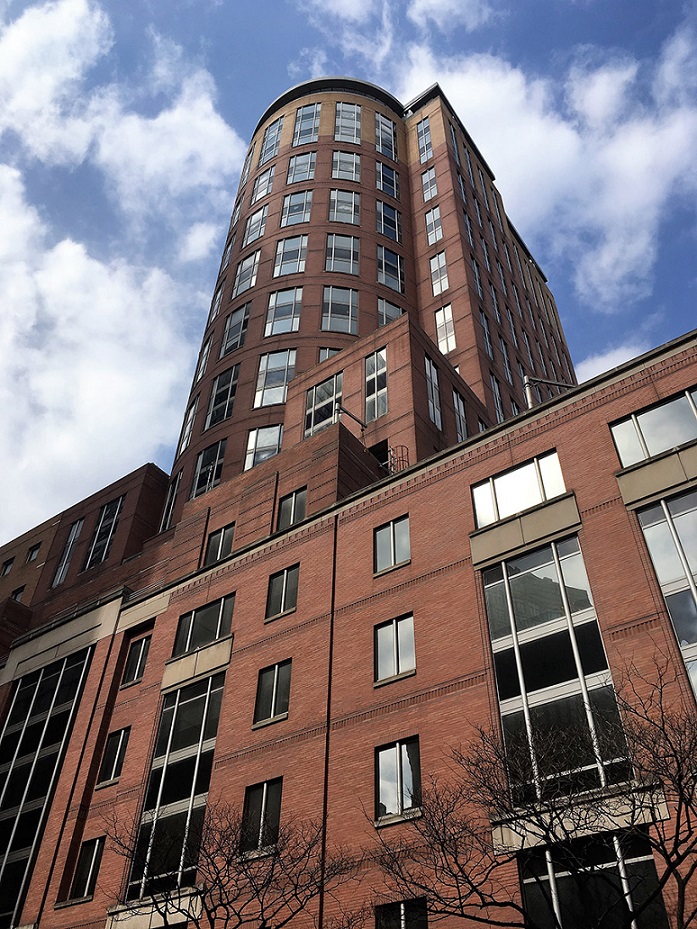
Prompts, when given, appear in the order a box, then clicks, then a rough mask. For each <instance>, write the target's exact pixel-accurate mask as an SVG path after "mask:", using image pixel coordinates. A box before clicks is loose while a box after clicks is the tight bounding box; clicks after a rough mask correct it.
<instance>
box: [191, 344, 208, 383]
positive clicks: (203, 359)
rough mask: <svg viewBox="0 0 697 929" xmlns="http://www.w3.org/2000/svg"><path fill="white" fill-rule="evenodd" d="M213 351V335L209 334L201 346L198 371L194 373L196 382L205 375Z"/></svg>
mask: <svg viewBox="0 0 697 929" xmlns="http://www.w3.org/2000/svg"><path fill="white" fill-rule="evenodd" d="M210 353H211V336H208V338H207V339H206V341H205V342H204V343H203V345H202V346H201V351H200V352H199V356H198V363H197V365H196V372H195V373H194V384H198V382H199V381H200V380H201V378H202V377H203V375H204V373H205V371H206V365H207V364H208V356H209V355H210Z"/></svg>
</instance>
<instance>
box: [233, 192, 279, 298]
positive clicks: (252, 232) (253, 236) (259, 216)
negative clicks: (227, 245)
mask: <svg viewBox="0 0 697 929" xmlns="http://www.w3.org/2000/svg"><path fill="white" fill-rule="evenodd" d="M268 213H269V207H268V204H265V205H264V206H263V207H262V208H261V209H260V210H257V211H256V213H252V215H251V216H250V217H249V219H248V220H247V224H246V226H245V227H244V237H243V239H242V248H244V247H245V246H246V245H249V244H250V243H251V242H254V241H256V240H257V239H259V238H261V236H263V234H264V230H265V229H266V217H267V216H268ZM221 295H222V291H221Z"/></svg>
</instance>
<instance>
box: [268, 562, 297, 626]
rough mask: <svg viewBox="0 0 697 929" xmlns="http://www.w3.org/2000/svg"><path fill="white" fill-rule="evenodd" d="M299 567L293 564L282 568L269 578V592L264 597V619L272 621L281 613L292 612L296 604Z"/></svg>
mask: <svg viewBox="0 0 697 929" xmlns="http://www.w3.org/2000/svg"><path fill="white" fill-rule="evenodd" d="M299 574H300V565H299V564H294V565H292V566H291V567H290V568H284V569H283V571H279V572H278V573H277V574H272V575H271V577H270V578H269V590H268V594H267V596H266V618H267V619H273V618H274V617H276V616H280V615H281V613H288V612H290V611H291V610H294V609H295V607H296V605H297V603H298V576H299Z"/></svg>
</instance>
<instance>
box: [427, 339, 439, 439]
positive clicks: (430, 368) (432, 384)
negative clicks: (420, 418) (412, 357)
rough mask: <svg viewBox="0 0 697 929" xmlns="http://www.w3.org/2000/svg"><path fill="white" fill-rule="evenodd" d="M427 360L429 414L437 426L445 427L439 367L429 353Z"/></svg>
mask: <svg viewBox="0 0 697 929" xmlns="http://www.w3.org/2000/svg"><path fill="white" fill-rule="evenodd" d="M425 362H426V391H427V393H428V416H429V419H430V420H431V422H432V423H435V425H436V428H438V429H442V428H443V421H442V419H441V413H440V390H439V389H438V368H437V367H436V366H435V364H434V363H433V362H432V361H431V359H430V358H429V357H428V355H426V356H425Z"/></svg>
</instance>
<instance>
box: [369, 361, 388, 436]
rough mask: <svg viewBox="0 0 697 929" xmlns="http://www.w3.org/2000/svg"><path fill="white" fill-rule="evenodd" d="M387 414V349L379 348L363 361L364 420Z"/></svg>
mask: <svg viewBox="0 0 697 929" xmlns="http://www.w3.org/2000/svg"><path fill="white" fill-rule="evenodd" d="M386 412H387V349H386V348H380V349H378V351H376V352H373V353H372V354H370V355H368V357H367V358H366V360H365V420H366V422H367V423H372V422H373V420H375V419H378V417H380V416H384V415H385V413H386Z"/></svg>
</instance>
